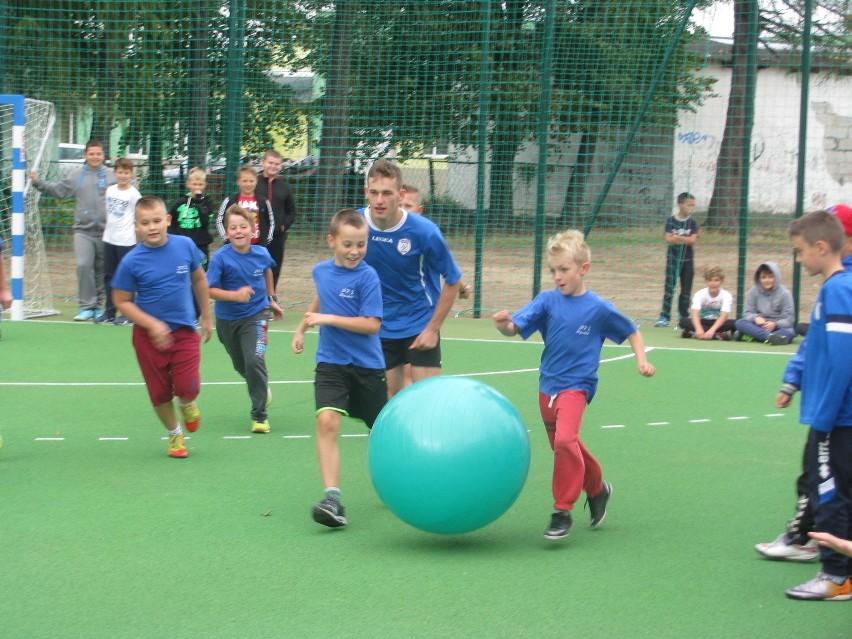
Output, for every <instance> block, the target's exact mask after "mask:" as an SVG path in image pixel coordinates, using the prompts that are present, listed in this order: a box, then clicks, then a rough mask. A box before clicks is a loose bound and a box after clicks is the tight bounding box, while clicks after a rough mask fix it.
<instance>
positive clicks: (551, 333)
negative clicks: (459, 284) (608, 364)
mask: <svg viewBox="0 0 852 639" xmlns="http://www.w3.org/2000/svg"><path fill="white" fill-rule="evenodd" d="M512 322H513V323H514V324H515V326H516V327H517V328H518V332H519V334H520V335H521V337H523V338H524V339H527V338H528V337H529V336H530V335H532V334H533V333H535V332H536V331H538V332H539V333H541V337H542V339H543V340H544V351H543V352H542V354H541V368H540V370H539V390H540V391H541V392H542V393H544V394H546V395H551V396H552V395H557V394H558V393H560V392H561V391H564V390H583V391H586V401H587V402H591V401H592V398H593V397H594V395H595V390H596V389H597V386H598V367H599V366H600V357H601V348H602V347H603V342H604V340H605V339H608V340H611V341H613V342H615V343H616V344H621V343H622V342H623V341H624V340H625V339H627V338H628V337H630V336H631V335H632V334H633V333H634V332H636V327H635V326H634V325H633V322H631V321H630V320H629V319H628V318H627V317H625V316H624V315H622V314H621V313H620V312H619V311H618V310H617V309H616V308H615V306H613V305H612V304H611V303H610V302H607V301H606V300H602V299H601V298H600V297H598V296H597V295H596V294H595V293H593V292H592V291H589V290H586V292H585V293H583V294H582V295H577V296H575V295H563V294H562V293H561V292H560V291H559V290H557V289H552V290H549V291H543V292H541V293H539V294H538V295H536V297H535V299H533V301H531V302H530V303H529V304H527V305H526V306H524V307H523V308H522V309H520V310H519V311H517V312H516V313H515V314H514V315H512Z"/></svg>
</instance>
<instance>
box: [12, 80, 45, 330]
mask: <svg viewBox="0 0 852 639" xmlns="http://www.w3.org/2000/svg"><path fill="white" fill-rule="evenodd" d="M55 123H56V109H55V108H54V105H53V103H51V102H45V101H44V100H33V99H31V98H26V97H24V96H20V95H0V236H2V238H3V259H4V260H8V261H7V264H9V265H10V266H11V267H10V268H7V269H6V272H7V275H8V276H9V278H10V283H11V292H12V307H11V309H10V311H9V313H10V319H12V320H22V319H25V318H30V317H44V316H47V315H58V314H59V311H57V310H55V309H54V308H53V287H52V286H51V281H50V269H49V266H48V262H47V252H46V250H45V245H44V233H43V229H42V223H41V214H40V212H39V198H40V193H39V192H38V191H37V190H36V189H34V188H33V187H32V184H31V183H30V179H29V175H30V172H31V171H35V172H36V173H37V174H38V176H39V178H44V177H45V176H46V175H47V171H48V169H49V168H50V162H49V154H50V150H51V149H52V144H53V128H54V125H55Z"/></svg>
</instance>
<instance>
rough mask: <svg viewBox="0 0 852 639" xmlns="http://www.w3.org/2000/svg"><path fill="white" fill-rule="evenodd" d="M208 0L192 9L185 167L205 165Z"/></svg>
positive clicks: (208, 81)
mask: <svg viewBox="0 0 852 639" xmlns="http://www.w3.org/2000/svg"><path fill="white" fill-rule="evenodd" d="M207 5H208V3H206V2H203V3H200V7H195V8H194V9H193V10H192V33H191V34H190V41H189V65H190V66H189V86H190V94H191V96H192V102H191V105H192V106H191V109H190V114H189V122H188V123H187V124H188V126H187V133H188V137H189V144H188V147H189V148H188V149H187V157H188V167H187V168H190V167H193V166H201V167H204V166H205V165H206V164H207V112H208V110H209V109H208V92H209V86H210V73H209V69H208V64H207V49H206V47H207V45H208V39H207V38H208V35H207V16H206V15H205V11H206V8H207Z"/></svg>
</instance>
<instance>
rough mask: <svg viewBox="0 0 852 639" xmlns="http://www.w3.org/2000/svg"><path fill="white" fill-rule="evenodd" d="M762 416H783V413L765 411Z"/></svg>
mask: <svg viewBox="0 0 852 639" xmlns="http://www.w3.org/2000/svg"><path fill="white" fill-rule="evenodd" d="M764 417H784V413H767V414H766V415H764Z"/></svg>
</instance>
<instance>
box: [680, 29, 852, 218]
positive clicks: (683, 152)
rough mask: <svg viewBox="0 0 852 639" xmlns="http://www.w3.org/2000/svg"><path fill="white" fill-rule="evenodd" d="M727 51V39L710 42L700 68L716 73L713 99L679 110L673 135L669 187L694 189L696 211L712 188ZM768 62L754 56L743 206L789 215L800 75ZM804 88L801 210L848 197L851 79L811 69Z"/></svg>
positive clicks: (851, 185) (727, 77) (726, 87)
mask: <svg viewBox="0 0 852 639" xmlns="http://www.w3.org/2000/svg"><path fill="white" fill-rule="evenodd" d="M729 50H730V45H717V48H716V49H714V51H713V52H712V55H711V57H710V59H709V61H708V65H707V67H706V68H705V69H704V70H703V72H702V73H703V75H706V76H711V77H714V78H716V79H717V82H716V85H715V87H714V93H715V94H716V95H715V97H712V98H709V99H708V100H707V101H706V102H705V103H704V105H703V106H701V107H700V108H698V110H697V111H696V112H695V113H689V112H682V113H681V114H680V117H679V123H678V127H677V130H676V131H675V136H674V163H673V167H674V171H673V172H674V174H673V183H674V187H675V189H676V190H678V191H684V190H688V191H691V192H692V193H694V194H695V196H696V198H697V203H696V204H697V208H698V209H699V210H706V209H707V207H708V205H709V202H710V197H711V195H712V193H713V181H714V179H715V176H716V162H717V158H718V156H719V147H720V145H721V143H722V135H723V133H724V130H725V115H726V112H727V108H728V94H729V93H730V84H731V69H730V66H728V65H727V64H726V63H727V58H728V55H729V54H728V52H729ZM773 60H774V59H773V58H772V57H770V56H768V55H761V58H760V68H759V70H758V74H757V87H756V100H755V117H754V130H753V132H752V143H751V172H750V177H749V209H750V210H751V211H754V212H775V213H790V212H792V211H794V210H795V203H796V179H797V172H798V159H799V153H798V149H799V113H800V110H799V105H800V100H801V88H802V87H801V75H800V74H799V73H798V71H790V70H788V69H787V68H782V67H780V66H777V62H778V61H777V60H776V61H775V64H773ZM782 62H785V63H790V62H791V60H789V59H788V60H782ZM797 64H798V58H795V59H793V60H792V64H791V65H790V68H791V69H792V68H794V67H795V66H797ZM814 66H815V67H816V65H814ZM809 88H810V93H809V100H808V102H809V108H808V119H807V157H806V161H805V191H804V192H805V197H804V208H805V210H808V209H812V208H822V207H825V206H829V205H831V204H835V203H838V202H852V78H850V77H849V76H846V77H836V76H831V75H829V74H827V73H825V72H822V71H820V70H819V68H818V67H816V68H815V70H814V71H813V72H812V73H811V80H810V87H809Z"/></svg>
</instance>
